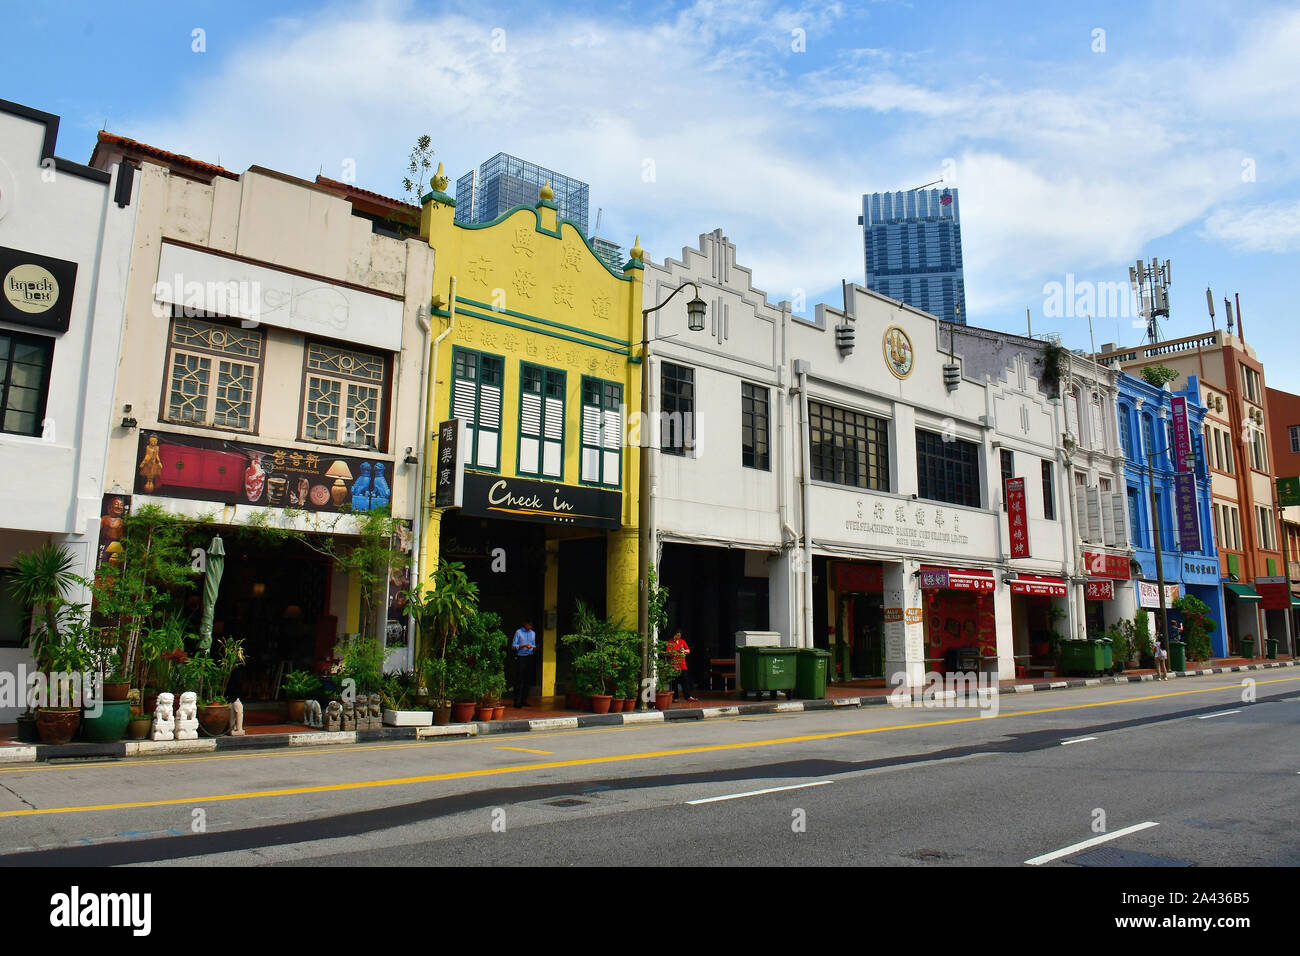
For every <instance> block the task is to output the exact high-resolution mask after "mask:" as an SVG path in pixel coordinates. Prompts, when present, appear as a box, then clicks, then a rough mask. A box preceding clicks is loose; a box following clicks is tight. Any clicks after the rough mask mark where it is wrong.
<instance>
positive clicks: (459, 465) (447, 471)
mask: <svg viewBox="0 0 1300 956" xmlns="http://www.w3.org/2000/svg"><path fill="white" fill-rule="evenodd" d="M463 434H464V425H463V423H462V422H461V420H460V419H459V418H449V419H448V420H447V421H445V422H443V423H442V424H441V425H439V426H438V447H437V450H436V452H435V456H434V461H433V506H434V507H435V508H459V507H460V506H461V502H462V497H461V496H462V495H463V494H464V479H465V458H464V451H463V449H464V445H463V443H462V441H461V438H462V436H463Z"/></svg>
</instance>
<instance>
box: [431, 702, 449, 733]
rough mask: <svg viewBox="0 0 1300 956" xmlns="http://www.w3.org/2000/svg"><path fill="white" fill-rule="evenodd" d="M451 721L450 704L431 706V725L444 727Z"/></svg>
mask: <svg viewBox="0 0 1300 956" xmlns="http://www.w3.org/2000/svg"><path fill="white" fill-rule="evenodd" d="M450 723H451V705H450V704H448V705H447V706H446V707H435V708H433V726H435V727H446V726H447V725H448V724H450Z"/></svg>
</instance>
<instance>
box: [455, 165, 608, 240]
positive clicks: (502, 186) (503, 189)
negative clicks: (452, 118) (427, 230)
mask: <svg viewBox="0 0 1300 956" xmlns="http://www.w3.org/2000/svg"><path fill="white" fill-rule="evenodd" d="M548 182H549V183H550V184H551V188H552V189H554V190H555V204H556V206H558V207H559V216H560V218H561V219H568V220H569V221H570V222H572V223H573V224H574V225H576V226H577V227H578V228H579V229H581V230H582V234H583V235H584V236H585V235H586V234H587V227H588V226H587V184H586V183H584V182H579V181H578V180H576V179H573V178H571V177H569V176H565V175H563V174H562V173H557V172H556V171H555V170H553V169H547V168H546V167H544V166H538V165H537V164H535V163H530V162H528V161H527V160H523V159H520V158H519V157H518V156H511V155H509V154H507V153H497V154H496V155H495V156H493V157H492V158H491V159H489V160H488V161H487V162H485V163H484V164H483V165H482V166H480V167H479V168H478V169H473V170H470V171H469V172H468V173H466V174H465V175H464V176H462V177H460V179H458V180H456V221H457V222H464V223H482V222H491V221H492V220H493V219H496V218H497V217H498V216H501V215H502V214H504V213H507V212H509V211H510V210H511V209H513V208H514V207H515V206H528V207H530V208H531V207H532V206H535V205H537V191H538V190H539V189H541V188H542V186H544V185H546V183H548Z"/></svg>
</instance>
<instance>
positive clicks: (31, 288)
mask: <svg viewBox="0 0 1300 956" xmlns="http://www.w3.org/2000/svg"><path fill="white" fill-rule="evenodd" d="M4 290H5V299H7V300H8V302H9V304H10V305H12V306H13V307H14V308H15V309H18V310H19V311H20V312H31V313H37V314H39V313H41V312H48V311H49V310H50V309H52V308H54V303H56V302H58V301H59V283H58V281H57V280H56V279H55V278H54V276H53V275H52V274H51V273H50V272H49V270H47V269H43V268H41V267H40V266H38V265H33V264H32V263H30V262H28V263H24V264H23V265H18V266H14V267H13V268H12V269H10V270H9V274H8V275H6V276H5V281H4Z"/></svg>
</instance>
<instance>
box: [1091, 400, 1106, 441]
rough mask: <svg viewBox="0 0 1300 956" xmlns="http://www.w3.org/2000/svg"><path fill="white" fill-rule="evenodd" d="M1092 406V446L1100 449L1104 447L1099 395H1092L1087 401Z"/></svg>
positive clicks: (1103, 428) (1104, 436) (1103, 425)
mask: <svg viewBox="0 0 1300 956" xmlns="http://www.w3.org/2000/svg"><path fill="white" fill-rule="evenodd" d="M1089 404H1090V405H1091V408H1092V418H1091V422H1092V448H1093V450H1094V451H1100V450H1102V449H1103V448H1105V447H1106V431H1105V424H1104V422H1103V419H1102V415H1101V396H1100V395H1094V396H1093V397H1092V400H1091V402H1090V403H1089Z"/></svg>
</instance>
